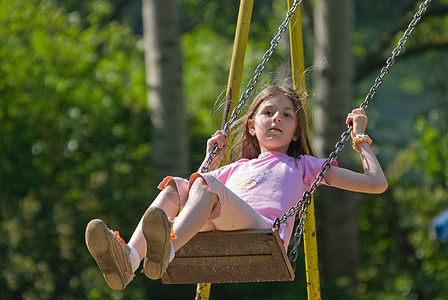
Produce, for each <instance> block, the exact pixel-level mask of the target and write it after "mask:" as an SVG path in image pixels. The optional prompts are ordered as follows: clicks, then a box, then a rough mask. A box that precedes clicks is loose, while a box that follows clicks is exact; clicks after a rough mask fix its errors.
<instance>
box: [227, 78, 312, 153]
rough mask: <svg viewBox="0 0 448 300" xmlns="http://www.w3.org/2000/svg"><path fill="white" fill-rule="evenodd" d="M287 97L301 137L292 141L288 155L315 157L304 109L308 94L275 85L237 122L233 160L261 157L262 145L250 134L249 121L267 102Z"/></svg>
mask: <svg viewBox="0 0 448 300" xmlns="http://www.w3.org/2000/svg"><path fill="white" fill-rule="evenodd" d="M278 95H285V96H286V97H288V99H290V100H291V102H292V104H293V107H294V110H295V114H296V120H297V129H296V130H297V132H296V136H297V137H299V138H298V139H297V141H294V140H292V141H291V143H290V144H289V148H288V151H287V154H288V155H289V156H291V157H294V158H298V157H299V156H300V155H304V154H309V155H314V154H313V151H312V149H311V144H310V141H309V138H308V130H307V125H306V116H305V111H304V109H303V103H302V102H303V101H305V97H306V93H305V92H303V93H302V94H299V93H297V92H296V91H295V90H294V89H293V88H291V87H289V86H283V85H282V86H279V85H273V86H268V87H266V88H264V89H263V90H262V91H261V92H260V93H259V94H258V95H257V96H256V97H255V99H254V100H253V102H252V104H251V105H250V107H249V109H248V111H247V113H246V114H245V115H244V116H243V117H242V118H241V119H240V120H239V121H238V122H237V124H235V125H237V126H238V124H239V126H238V130H237V131H239V132H238V133H237V134H236V138H235V141H234V143H233V144H234V146H235V147H234V149H233V151H232V153H233V156H236V157H234V159H233V160H236V159H238V158H247V159H252V158H256V157H258V155H260V153H261V151H260V145H259V143H258V140H257V138H256V136H252V135H251V134H250V133H249V125H248V124H249V120H253V118H254V116H255V115H256V113H257V111H258V108H259V107H260V105H261V104H262V103H264V102H265V101H267V100H269V99H271V98H273V97H275V96H278Z"/></svg>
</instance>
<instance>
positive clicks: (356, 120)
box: [345, 108, 367, 138]
mask: <svg viewBox="0 0 448 300" xmlns="http://www.w3.org/2000/svg"><path fill="white" fill-rule="evenodd" d="M345 123H346V124H347V125H348V126H352V127H353V130H352V132H351V137H352V138H354V137H355V136H357V135H358V134H364V133H365V131H366V127H367V116H366V112H365V110H364V108H357V109H354V110H352V112H351V113H349V114H348V115H347V119H346V120H345Z"/></svg>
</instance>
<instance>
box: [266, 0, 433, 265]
mask: <svg viewBox="0 0 448 300" xmlns="http://www.w3.org/2000/svg"><path fill="white" fill-rule="evenodd" d="M429 2H431V0H426V1H424V2H423V3H422V4H420V6H419V9H418V11H417V12H416V13H415V15H414V17H413V19H412V21H411V23H410V24H409V26H408V28H407V29H406V31H405V32H404V34H403V37H402V38H401V39H400V40H399V42H398V45H397V47H395V49H394V50H392V56H391V57H389V58H388V59H387V61H386V66H385V67H383V68H382V69H381V72H380V75H379V76H378V77H377V78H376V79H375V83H374V84H373V86H372V88H371V89H370V91H369V93H368V94H367V96H366V98H365V100H364V102H363V103H362V104H361V105H360V108H364V109H366V108H367V107H368V106H369V103H370V101H371V100H372V98H373V96H374V95H375V93H376V91H377V89H378V87H379V86H380V85H381V84H382V83H383V78H384V77H385V76H386V75H387V74H388V73H389V69H390V68H391V67H392V65H393V64H394V63H395V60H396V58H397V56H398V55H400V53H401V51H402V48H403V46H404V44H406V42H407V40H408V38H409V36H410V34H411V33H412V31H413V30H414V28H415V26H416V25H417V23H418V22H419V21H420V19H421V17H422V14H423V13H424V12H425V11H426V9H427V7H428V5H429ZM351 131H352V127H351V126H349V127H348V129H347V130H346V131H345V132H343V133H342V134H341V140H340V141H339V142H337V143H336V145H335V150H334V151H333V152H331V153H330V155H329V157H328V158H329V160H328V161H327V162H326V163H325V164H324V165H323V166H322V171H321V172H320V173H319V174H317V177H316V179H315V180H314V182H313V184H311V187H310V189H309V190H308V191H305V192H304V194H303V198H302V200H299V202H297V204H296V205H295V206H293V207H291V208H290V209H289V210H288V212H287V213H285V214H283V215H282V216H281V217H280V218H277V219H276V220H275V222H274V227H276V228H277V229H279V228H280V224H282V223H287V222H286V220H287V218H289V217H292V216H294V215H295V214H296V213H298V215H299V221H298V224H297V227H296V230H295V233H294V246H293V248H292V249H291V251H290V253H289V260H290V261H291V264H292V265H293V267H295V262H296V260H297V255H298V246H299V244H300V241H301V239H302V234H303V223H304V221H305V220H306V218H307V216H308V212H307V209H308V206H309V205H310V203H311V196H312V195H313V194H314V193H315V192H316V189H317V186H318V185H319V184H320V183H321V181H322V180H323V178H324V175H325V173H327V171H328V170H329V169H330V166H331V163H332V162H334V161H335V160H336V158H337V157H338V153H339V152H340V151H341V150H342V149H343V148H344V142H345V141H347V140H348V139H349V138H350V134H351Z"/></svg>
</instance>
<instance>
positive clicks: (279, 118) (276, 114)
mask: <svg viewBox="0 0 448 300" xmlns="http://www.w3.org/2000/svg"><path fill="white" fill-rule="evenodd" d="M272 120H273V121H274V122H279V123H281V122H283V120H282V118H281V114H280V112H276V113H275V114H274V117H273V118H272Z"/></svg>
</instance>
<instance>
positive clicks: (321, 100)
mask: <svg viewBox="0 0 448 300" xmlns="http://www.w3.org/2000/svg"><path fill="white" fill-rule="evenodd" d="M353 11H354V9H353V1H352V0H319V1H317V2H316V7H315V15H314V22H315V24H314V25H315V44H314V49H315V63H314V65H315V71H314V87H313V91H314V93H315V98H316V109H315V116H314V118H313V125H314V129H315V133H316V136H315V137H314V138H313V140H314V149H315V150H316V153H317V155H318V156H320V157H328V155H329V154H330V153H331V152H332V151H334V145H335V144H336V142H337V141H338V140H339V139H340V135H341V133H342V132H343V131H345V130H346V129H347V126H346V125H345V118H346V116H347V113H348V112H350V110H351V109H352V102H353V101H352V100H353V99H352V98H353V90H354V88H353V73H354V65H353V61H352V53H351V47H352V43H351V34H352V26H353ZM347 144H348V145H346V149H345V150H344V151H343V152H341V153H340V154H339V158H338V163H339V165H340V166H341V167H346V168H353V163H352V162H351V160H350V154H351V153H350V149H351V147H350V144H349V142H347ZM316 205H317V207H318V215H319V217H318V221H319V223H320V228H319V232H320V233H319V235H318V236H319V249H320V252H321V255H320V257H321V262H322V264H321V266H322V267H323V269H322V276H323V279H324V280H327V281H334V280H337V279H341V277H344V278H345V279H349V280H350V284H351V285H352V286H353V287H354V286H355V285H356V271H357V267H358V222H357V207H356V201H355V199H354V194H353V193H349V192H346V191H342V190H337V189H334V188H320V189H319V192H318V196H317V197H316Z"/></svg>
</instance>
